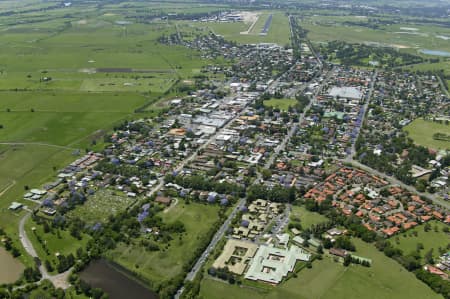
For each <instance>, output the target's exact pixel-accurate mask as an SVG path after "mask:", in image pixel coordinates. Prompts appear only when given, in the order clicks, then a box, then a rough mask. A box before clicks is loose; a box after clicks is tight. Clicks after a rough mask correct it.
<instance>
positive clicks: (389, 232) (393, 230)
mask: <svg viewBox="0 0 450 299" xmlns="http://www.w3.org/2000/svg"><path fill="white" fill-rule="evenodd" d="M399 230H400V229H399V228H398V227H396V226H394V227H391V228H385V229H383V233H384V234H385V235H387V236H389V237H390V236H393V235H395V234H396V233H397V232H398V231H399Z"/></svg>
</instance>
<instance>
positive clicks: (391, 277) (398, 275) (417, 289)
mask: <svg viewBox="0 0 450 299" xmlns="http://www.w3.org/2000/svg"><path fill="white" fill-rule="evenodd" d="M355 245H356V248H357V254H358V255H359V256H364V257H368V258H370V259H372V261H373V266H372V267H370V268H365V267H362V266H360V265H351V266H350V267H344V266H342V264H340V263H335V262H334V261H333V260H332V259H330V258H327V257H324V259H323V260H321V261H315V262H314V263H313V267H312V269H307V268H305V269H303V270H301V271H300V273H299V274H298V277H296V278H291V279H290V280H288V281H286V282H285V283H282V284H281V285H280V286H277V287H273V288H271V287H268V286H267V285H265V286H264V287H263V288H261V289H260V290H259V289H258V288H251V289H250V288H243V287H242V288H241V287H239V286H236V285H228V284H225V283H223V282H220V281H216V280H212V279H210V278H205V279H204V280H203V282H202V284H201V290H200V295H201V296H203V298H208V299H209V298H211V299H226V298H236V299H240V298H255V299H260V298H264V299H268V298H270V299H272V298H273V299H275V298H286V299H291V298H292V299H294V298H295V299H311V298H321V299H344V298H368V299H380V298H396V299H423V298H429V299H438V298H442V297H441V296H439V295H436V294H435V293H434V292H433V291H432V290H431V289H430V288H429V287H428V286H426V285H425V284H423V283H422V282H420V281H418V280H417V279H416V278H415V276H414V274H412V273H409V272H407V271H406V270H405V269H403V267H402V266H400V265H399V264H398V263H397V262H395V261H394V260H391V259H389V258H387V257H386V256H384V254H383V253H380V252H379V251H378V250H377V249H375V247H374V246H373V245H368V244H366V243H363V242H362V241H359V240H355ZM267 289H268V290H267Z"/></svg>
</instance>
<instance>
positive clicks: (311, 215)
mask: <svg viewBox="0 0 450 299" xmlns="http://www.w3.org/2000/svg"><path fill="white" fill-rule="evenodd" d="M296 218H298V219H300V223H301V225H302V228H303V229H307V228H310V227H311V226H312V225H316V224H320V223H324V222H327V221H328V218H327V217H325V216H323V215H320V214H319V213H316V212H310V211H308V210H307V209H305V208H304V207H299V206H292V212H291V219H296Z"/></svg>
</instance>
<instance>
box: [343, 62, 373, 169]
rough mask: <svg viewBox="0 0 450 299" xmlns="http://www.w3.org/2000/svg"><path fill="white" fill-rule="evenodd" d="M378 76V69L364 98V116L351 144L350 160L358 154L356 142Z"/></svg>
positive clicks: (348, 157)
mask: <svg viewBox="0 0 450 299" xmlns="http://www.w3.org/2000/svg"><path fill="white" fill-rule="evenodd" d="M377 76H378V71H375V72H374V73H373V75H372V78H371V81H370V87H369V91H368V92H367V93H366V96H365V98H364V105H363V107H362V109H363V113H364V114H363V118H362V119H361V123H360V124H359V127H358V133H357V134H356V136H355V138H354V139H353V141H352V146H351V151H350V154H349V155H348V156H347V159H348V160H349V161H350V160H351V159H352V158H353V157H354V156H355V154H356V147H355V144H356V140H358V137H359V134H361V127H362V125H363V123H364V120H365V118H366V115H367V112H368V111H367V110H368V109H369V103H370V99H371V98H372V93H373V90H374V88H375V82H376V80H377Z"/></svg>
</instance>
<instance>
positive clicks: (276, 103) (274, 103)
mask: <svg viewBox="0 0 450 299" xmlns="http://www.w3.org/2000/svg"><path fill="white" fill-rule="evenodd" d="M296 103H297V100H295V99H270V100H265V101H264V106H266V107H273V108H278V109H280V110H282V111H287V110H288V108H289V106H291V107H294V105H295V104H296Z"/></svg>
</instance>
